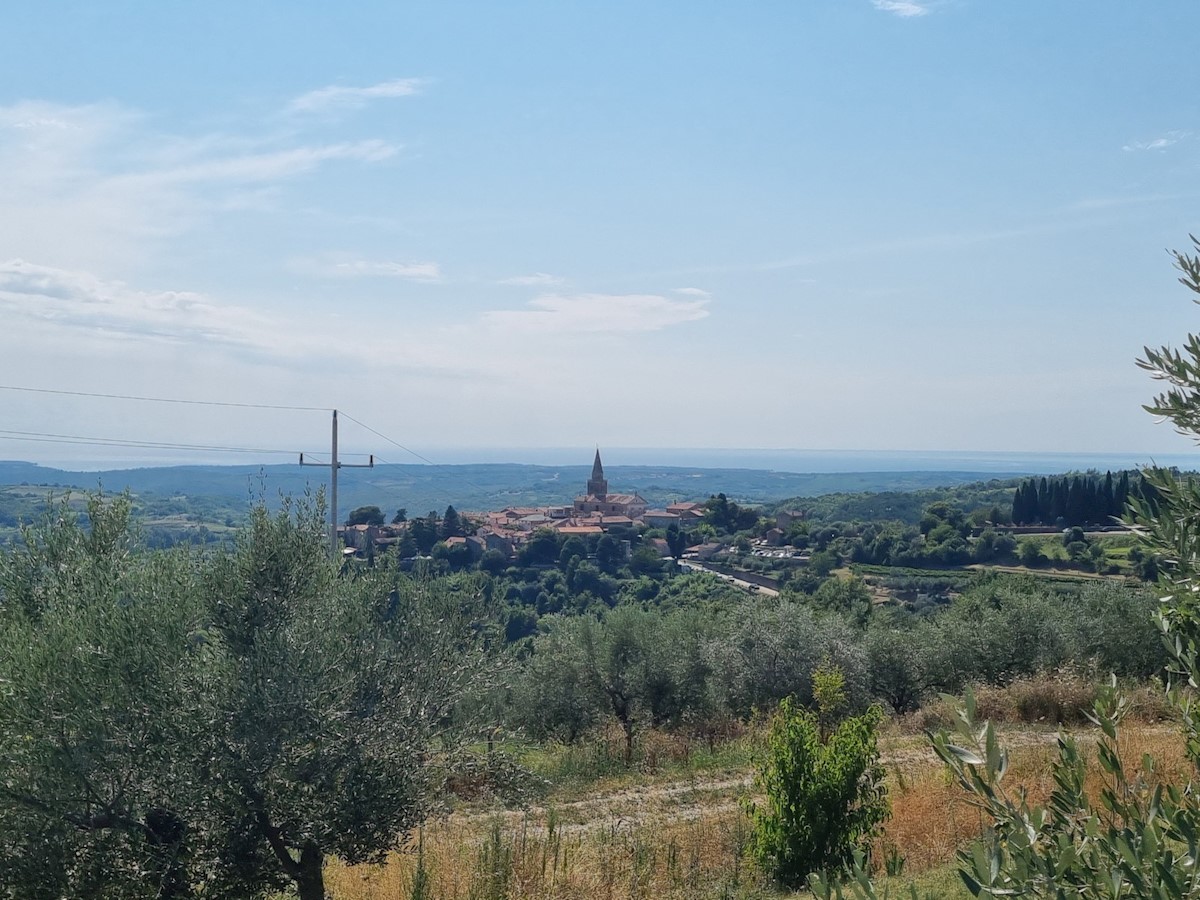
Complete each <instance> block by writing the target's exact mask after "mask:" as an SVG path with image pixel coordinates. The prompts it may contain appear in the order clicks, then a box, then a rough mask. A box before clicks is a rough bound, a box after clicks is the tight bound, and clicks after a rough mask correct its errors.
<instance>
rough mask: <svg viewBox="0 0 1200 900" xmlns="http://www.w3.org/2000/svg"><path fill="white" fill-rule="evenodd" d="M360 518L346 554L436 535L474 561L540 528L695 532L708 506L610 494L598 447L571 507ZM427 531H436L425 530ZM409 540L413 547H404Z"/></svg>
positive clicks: (510, 547)
mask: <svg viewBox="0 0 1200 900" xmlns="http://www.w3.org/2000/svg"><path fill="white" fill-rule="evenodd" d="M372 509H373V508H372ZM356 512H357V511H356ZM357 518H363V516H358V517H356V516H355V515H354V513H351V516H350V519H349V520H348V522H347V524H346V525H345V526H343V527H342V528H341V529H340V530H341V533H342V539H343V543H344V545H345V550H344V553H345V554H346V555H347V556H362V555H365V554H368V553H370V552H374V551H378V550H380V549H382V548H387V547H391V546H393V545H401V556H402V557H404V556H408V555H412V554H411V553H406V552H405V550H411V549H416V550H424V549H426V548H425V547H422V546H421V545H422V544H423V543H426V542H427V541H422V539H421V538H422V537H432V538H433V539H434V540H441V541H443V542H444V543H445V544H446V545H447V546H448V547H449V548H450V549H451V550H457V551H458V552H460V553H461V552H464V551H465V552H466V553H469V554H470V556H471V558H472V559H474V560H478V559H480V558H482V556H483V554H484V553H485V552H487V551H489V550H494V551H497V552H499V553H501V554H503V555H504V557H505V558H506V559H509V558H512V557H513V556H514V555H515V554H516V553H518V552H519V551H520V549H521V548H522V547H523V546H524V545H525V544H526V543H528V542H529V541H530V540H531V539H532V537H533V536H534V535H535V534H536V533H538V532H539V531H549V532H551V533H553V534H554V535H557V536H562V537H563V538H568V537H572V536H574V537H579V538H583V539H587V538H589V537H595V536H600V535H604V534H610V535H613V536H615V537H618V538H624V537H625V533H626V532H627V531H628V530H631V529H637V528H639V527H641V526H644V527H646V528H654V529H665V530H670V529H672V528H674V529H676V530H677V531H679V532H691V531H693V530H694V529H695V528H696V527H697V526H698V525H700V524H701V523H702V522H703V521H704V504H702V503H696V502H683V503H672V504H669V505H668V506H667V507H666V508H664V509H650V508H649V506H648V504H647V502H646V500H645V499H644V498H643V497H642V496H641V495H640V494H638V493H636V492H634V493H632V494H618V493H610V492H609V489H608V479H607V478H605V476H604V463H603V462H602V461H601V459H600V450H599V448H597V450H596V456H595V459H594V460H593V462H592V472H591V477H590V478H588V481H587V486H586V488H585V490H584V492H583V493H582V494H580V495H579V496H577V497H575V499H574V501H573V502H572V503H571V505H570V506H537V507H531V506H508V507H505V508H504V509H500V510H496V511H491V512H482V513H458V512H456V511H455V510H454V509H453V507H451V508H450V509H449V510H448V511H447V515H446V516H444V517H443V518H442V520H441V521H440V522H439V523H438V524H437V525H436V526H435V525H431V524H430V523H429V520H428V519H418V520H409V519H408V518H407V516H405V517H404V518H403V520H400V521H393V522H392V523H391V524H384V523H383V522H381V521H378V518H377V517H376V520H375V521H356V519H357ZM398 518H399V516H398ZM429 529H432V530H434V532H435V533H434V534H432V535H423V534H422V532H424V531H426V530H429ZM406 538H407V539H408V540H406ZM409 541H411V545H410V546H408V547H405V546H404V545H406V544H409ZM660 545H661V546H660ZM653 546H654V547H655V549H657V550H659V551H660V554H661V555H662V556H663V557H666V556H670V555H671V552H670V548H669V547H668V545H667V542H666V540H664V539H661V538H659V539H656V541H655V542H654V544H653ZM460 548H461V549H460ZM714 549H715V548H714Z"/></svg>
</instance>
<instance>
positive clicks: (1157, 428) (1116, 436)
mask: <svg viewBox="0 0 1200 900" xmlns="http://www.w3.org/2000/svg"><path fill="white" fill-rule="evenodd" d="M4 19H5V33H6V36H7V38H8V39H7V40H6V52H5V54H4V55H3V56H0V209H3V210H4V215H3V216H0V312H2V314H3V317H4V321H5V323H6V326H5V327H4V328H3V329H2V333H0V383H2V384H4V385H10V386H30V387H38V388H51V389H62V390H83V391H97V392H111V393H123V394H151V395H155V396H171V397H189V398H197V399H218V400H239V401H249V402H263V403H275V404H283V405H302V406H319V407H332V406H338V407H340V408H343V409H346V410H348V411H350V412H351V413H352V414H353V415H354V416H355V417H357V418H358V419H361V420H362V421H364V422H367V423H368V424H370V425H372V426H373V427H374V428H376V429H378V430H379V431H381V432H383V433H385V434H387V435H388V436H389V437H392V438H394V439H395V440H397V441H399V442H401V443H403V444H405V445H406V446H410V447H413V448H415V449H417V450H424V451H427V452H430V453H433V452H435V451H434V449H431V448H448V447H453V448H456V449H457V451H463V450H469V449H470V448H471V447H481V448H483V447H493V448H494V447H497V446H514V447H531V446H579V445H592V444H600V445H601V446H605V445H607V446H622V447H764V448H811V449H831V448H855V449H868V450H888V449H901V450H929V449H948V450H1008V451H1022V450H1028V451H1081V450H1087V451H1117V450H1120V451H1136V452H1145V453H1151V452H1156V451H1157V452H1168V451H1178V450H1181V449H1186V448H1187V447H1188V446H1189V444H1188V443H1187V442H1186V441H1184V440H1183V439H1182V438H1179V437H1177V436H1175V435H1173V434H1172V433H1171V432H1170V430H1169V428H1168V427H1167V426H1164V425H1156V424H1155V423H1154V421H1153V420H1152V419H1151V417H1150V416H1148V415H1147V414H1146V413H1144V412H1143V411H1141V409H1140V404H1141V403H1143V402H1145V401H1146V400H1148V399H1149V397H1150V396H1151V394H1152V393H1153V384H1152V383H1151V382H1150V381H1149V380H1148V378H1147V377H1146V376H1145V374H1144V373H1142V372H1141V371H1140V370H1138V369H1137V368H1136V367H1135V365H1134V359H1135V357H1136V356H1137V355H1138V353H1139V352H1140V350H1141V348H1142V346H1143V345H1145V344H1153V345H1158V344H1161V343H1165V342H1178V341H1180V340H1181V339H1182V338H1183V337H1184V335H1185V334H1186V333H1187V331H1188V330H1189V329H1195V328H1196V327H1197V321H1198V317H1197V315H1196V312H1197V311H1196V308H1195V307H1194V306H1193V305H1192V304H1191V303H1190V302H1189V300H1190V295H1189V294H1188V293H1187V291H1185V290H1184V289H1183V288H1181V287H1179V286H1178V285H1177V284H1176V283H1175V273H1174V272H1173V270H1172V269H1171V265H1170V259H1169V257H1168V256H1167V254H1166V253H1165V249H1166V248H1172V247H1176V248H1184V247H1186V243H1187V235H1188V233H1189V231H1192V232H1195V231H1200V222H1198V221H1197V218H1196V216H1195V211H1196V209H1197V200H1198V199H1200V188H1197V186H1196V180H1197V179H1196V175H1197V167H1198V165H1200V119H1198V117H1197V101H1196V99H1195V98H1194V90H1193V86H1194V82H1195V75H1196V64H1195V55H1194V52H1193V48H1192V46H1191V42H1192V36H1193V35H1194V34H1195V33H1196V31H1197V28H1198V26H1200V6H1197V5H1196V4H1195V3H1194V2H1183V0H1177V2H1160V3H1156V4H1153V5H1152V6H1142V5H1138V4H1130V3H1128V2H1105V0H1101V2H1094V3H1090V4H1087V6H1086V7H1079V6H1077V5H1075V4H1067V3H1045V2H1034V0H1024V2H1021V0H1012V2H1004V3H998V2H984V0H928V2H925V0H920V2H918V0H823V2H818V0H807V2H786V3H784V2H776V3H767V2H764V3H757V4H716V3H702V2H692V3H668V2H662V3H653V4H646V3H623V2H607V3H603V4H601V3H582V2H581V3H561V2H559V3H550V2H545V3H531V2H510V3H504V4H497V3H483V2H478V3H453V2H439V3H429V4H420V3H405V4H396V3H367V2H361V3H352V4H343V5H342V6H341V8H334V6H333V5H332V4H318V3H295V2H292V3H282V2H280V3H274V2H263V3H255V4H245V3H238V4H234V3H226V2H209V3H205V4H165V3H163V4H152V3H144V2H142V3H132V2H108V3H105V4H96V3H67V2H58V3H45V4H20V5H17V4H12V5H10V7H9V8H7V9H6V10H5V12H4ZM0 410H2V411H3V414H4V419H5V421H7V422H8V423H10V424H9V425H7V426H6V428H7V429H8V430H9V431H10V432H11V431H29V432H44V433H69V434H76V435H85V436H99V437H105V438H115V439H126V438H128V439H136V440H143V441H174V442H184V443H204V444H219V445H236V446H247V447H255V448H265V449H289V450H290V449H319V448H322V447H323V446H324V443H325V438H324V431H325V427H326V425H325V420H324V417H323V416H321V415H320V414H315V413H298V412H270V411H258V412H254V413H248V412H238V411H236V410H229V409H217V408H214V409H206V408H202V407H166V406H163V405H153V404H131V403H119V402H116V401H101V400H95V399H83V398H76V399H71V398H63V397H52V396H47V395H31V394H22V393H19V392H11V391H9V392H4V391H0ZM345 441H346V443H347V445H348V446H349V447H350V448H351V449H356V450H364V451H366V450H376V451H378V452H379V453H380V454H382V455H385V456H386V457H387V458H389V459H393V458H394V461H411V458H406V457H405V456H404V454H402V453H400V452H399V451H397V450H396V449H395V448H394V447H392V446H391V445H386V444H385V445H383V446H380V444H379V441H378V439H377V438H375V437H374V436H373V435H371V434H369V433H367V432H364V431H361V430H359V431H355V430H354V428H353V427H352V426H348V427H347V428H346V429H345ZM115 452H116V451H108V450H100V449H97V448H92V447H87V446H81V445H57V444H46V443H22V442H19V441H13V440H5V441H3V442H0V456H7V457H10V458H27V459H54V460H66V459H70V458H83V457H94V456H103V455H104V454H108V453H115ZM389 452H390V455H389ZM121 455H122V456H123V457H125V458H140V457H139V456H138V453H132V452H130V451H128V450H125V451H121ZM142 455H143V456H145V458H147V459H148V458H150V457H151V456H155V458H161V457H162V456H163V454H161V453H160V454H157V455H155V454H153V453H151V452H150V451H147V452H146V453H145V454H142ZM168 456H169V458H171V459H175V458H178V459H179V460H180V461H183V459H185V458H190V457H189V455H188V454H182V455H181V456H179V457H175V456H170V455H168ZM193 456H194V454H193ZM456 456H458V457H461V453H456ZM631 461H633V460H631Z"/></svg>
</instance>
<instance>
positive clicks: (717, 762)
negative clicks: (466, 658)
mask: <svg viewBox="0 0 1200 900" xmlns="http://www.w3.org/2000/svg"><path fill="white" fill-rule="evenodd" d="M1093 694H1094V690H1093V688H1092V687H1091V686H1090V684H1089V683H1088V682H1087V681H1086V680H1083V679H1078V678H1075V677H1074V676H1067V675H1061V676H1047V677H1043V678H1040V679H1026V680H1024V681H1018V682H1014V683H1012V684H1010V685H1009V686H1008V687H1007V688H1004V689H990V690H988V689H985V690H981V691H980V692H979V694H978V695H977V698H978V701H979V708H980V710H981V714H982V713H984V712H986V714H987V715H990V716H992V717H993V718H995V719H997V720H1000V721H1008V722H1025V721H1034V722H1042V723H1046V724H1049V723H1052V722H1053V721H1055V720H1057V721H1065V722H1076V721H1078V720H1079V710H1081V709H1085V708H1087V705H1088V704H1089V703H1090V700H1091V698H1092V696H1093ZM1155 696H1156V695H1155V694H1154V693H1153V692H1152V691H1150V690H1149V689H1147V690H1146V692H1145V696H1144V697H1143V698H1142V699H1143V710H1142V713H1143V714H1142V715H1141V716H1138V717H1137V718H1138V719H1139V720H1140V721H1141V723H1142V724H1136V723H1134V722H1130V723H1129V724H1128V725H1127V727H1126V728H1125V729H1124V730H1123V732H1122V738H1121V740H1122V751H1123V752H1124V753H1125V754H1127V757H1126V758H1128V759H1135V760H1136V759H1140V758H1141V757H1142V756H1143V754H1149V755H1150V756H1152V757H1153V758H1154V759H1155V760H1157V762H1158V771H1159V773H1160V776H1161V777H1162V778H1163V779H1164V781H1166V782H1172V783H1181V782H1183V781H1185V780H1186V779H1187V778H1188V777H1190V776H1191V774H1192V769H1191V764H1190V762H1189V761H1188V759H1187V757H1186V754H1185V752H1184V746H1183V741H1182V739H1181V737H1180V736H1179V734H1178V731H1177V730H1176V729H1175V728H1174V727H1173V726H1171V725H1162V724H1155V723H1154V722H1155V719H1156V718H1157V717H1158V715H1159V714H1160V713H1161V712H1162V709H1161V706H1160V705H1159V704H1158V703H1157V701H1156V700H1154V698H1155ZM942 712H943V713H944V712H945V710H943V711H942ZM940 714H941V713H939V712H938V711H937V710H936V709H931V710H929V711H927V714H926V719H925V720H924V722H923V724H925V725H936V718H937V716H938V715H940ZM905 724H906V727H908V728H912V727H913V726H914V722H913V721H912V720H911V718H910V720H909V721H907V722H906V723H905ZM1005 734H1006V740H1007V742H1008V744H1009V746H1010V751H1011V753H1010V757H1011V767H1010V773H1009V775H1008V777H1007V778H1006V784H1007V785H1008V786H1009V788H1010V789H1011V790H1016V789H1018V788H1020V789H1023V790H1025V791H1026V792H1027V793H1028V795H1029V798H1030V800H1031V801H1032V802H1042V801H1044V800H1045V799H1046V798H1047V797H1048V796H1049V794H1050V791H1051V790H1052V789H1053V787H1054V785H1053V780H1052V777H1051V766H1052V762H1053V760H1054V758H1055V755H1056V747H1055V733H1054V731H1052V730H1051V729H1049V728H1046V729H1038V728H1034V729H1029V728H1010V729H1009V730H1007V731H1006V732H1005ZM1080 736H1081V741H1082V745H1083V747H1084V748H1085V750H1086V748H1087V747H1088V745H1089V743H1091V736H1090V730H1089V729H1088V728H1087V727H1085V728H1083V729H1082V730H1081V731H1080ZM759 737H760V735H759V732H758V730H757V729H756V728H755V727H749V728H746V729H745V730H742V731H740V732H735V733H732V734H731V736H729V737H728V738H727V739H726V740H724V741H718V740H713V741H709V740H707V739H705V738H703V737H698V736H697V735H695V734H692V735H690V736H689V735H683V734H674V735H672V734H660V733H657V732H647V733H646V734H644V735H643V737H642V739H641V741H640V743H639V747H638V755H637V768H636V770H635V771H633V772H629V771H626V770H624V769H623V766H621V765H620V763H619V761H620V758H621V757H622V755H623V746H622V737H621V735H620V733H619V730H614V731H612V732H611V733H609V732H608V731H607V730H604V731H602V732H601V733H599V734H597V735H596V736H595V739H594V740H592V741H589V742H588V743H587V744H586V745H581V746H575V747H561V746H555V747H547V748H541V749H536V750H535V749H533V748H525V755H526V758H525V760H524V761H525V762H526V763H527V764H529V765H531V767H533V768H535V769H536V770H537V772H538V773H539V774H540V775H541V776H542V777H545V778H548V779H549V780H550V781H552V782H553V783H555V784H556V788H555V789H554V790H553V791H552V794H551V798H552V800H553V803H548V804H547V805H546V806H544V807H542V808H539V809H530V810H526V811H524V812H520V811H516V812H514V811H496V810H494V809H485V808H481V807H475V808H472V807H470V806H467V807H466V808H464V809H460V810H459V811H458V812H456V813H454V814H452V815H448V816H446V817H444V818H442V819H440V820H438V821H435V822H432V823H430V824H429V825H428V826H427V827H426V828H425V829H423V830H422V831H421V832H419V833H418V834H417V835H415V836H414V837H413V839H412V840H411V842H410V843H409V844H408V846H406V847H405V848H403V849H402V850H400V851H397V852H395V853H393V854H392V855H391V856H390V857H389V859H388V860H387V863H386V864H385V865H384V866H381V867H367V866H359V867H351V866H345V865H343V864H341V863H339V862H337V861H331V862H330V864H329V866H328V870H327V878H326V883H327V885H328V887H329V889H330V890H331V892H332V896H333V898H334V900H510V898H512V900H515V898H531V900H576V898H578V900H583V898H589V900H590V898H600V900H616V898H630V900H641V898H660V897H661V898H667V900H672V898H700V897H722V898H729V900H735V898H740V900H749V898H759V897H766V896H778V895H777V894H776V893H774V892H773V891H772V890H771V889H770V888H769V886H767V885H765V884H764V882H763V881H762V878H761V876H760V875H759V873H758V872H757V871H756V870H755V869H754V868H753V866H752V865H751V864H750V863H749V862H748V858H747V855H746V848H747V845H748V842H749V838H750V830H749V829H750V826H749V823H748V821H747V820H746V817H745V814H744V812H743V811H742V809H741V807H740V806H739V802H738V801H739V798H740V796H741V795H742V794H743V793H744V792H745V791H746V790H747V789H748V788H747V787H746V786H745V784H746V781H747V778H748V776H749V774H750V773H751V771H752V768H753V766H752V759H753V757H754V755H755V750H756V748H757V746H758V741H759ZM881 748H882V750H883V757H884V760H885V762H886V764H887V766H888V769H889V793H890V797H891V803H892V816H891V819H890V820H889V821H888V822H887V824H886V825H885V828H884V831H883V834H882V836H881V837H880V838H879V841H878V843H877V845H876V847H875V848H874V853H873V858H874V859H875V861H876V865H877V866H879V867H880V870H881V875H883V874H884V873H885V872H886V873H887V874H889V875H890V876H891V877H889V878H887V883H889V884H892V885H895V886H896V887H903V888H904V891H905V893H904V895H907V885H909V884H914V885H916V886H917V888H918V891H919V892H921V895H922V896H924V892H926V891H932V893H933V895H935V896H939V897H943V896H944V897H957V896H965V894H962V893H960V891H959V888H958V883H957V879H956V877H955V876H954V874H953V872H954V869H953V864H952V863H953V858H954V854H955V851H956V850H957V849H959V848H961V847H962V846H964V845H965V844H966V843H967V842H969V841H970V840H972V839H973V838H975V837H977V836H979V835H980V834H981V833H982V832H983V830H984V828H985V827H986V826H987V824H988V823H987V822H986V821H985V820H984V819H983V817H982V815H981V814H980V813H979V811H978V810H976V809H975V808H974V807H972V806H971V805H970V804H969V803H968V802H967V799H966V797H965V796H964V795H963V793H962V791H961V790H960V789H959V787H958V786H957V785H956V784H954V783H953V782H952V781H951V780H950V778H949V775H948V773H947V772H946V770H945V769H944V768H943V767H942V766H941V765H940V764H939V763H937V761H936V760H935V758H934V757H933V755H932V753H931V752H930V751H929V748H928V745H927V743H926V741H925V740H924V738H923V737H917V736H914V735H912V734H905V733H904V732H903V731H902V730H900V729H898V728H893V729H892V730H890V731H889V734H888V736H887V737H885V739H884V740H883V742H882V744H881ZM1101 786H1102V774H1101V771H1100V768H1099V766H1094V767H1092V768H1091V769H1089V776H1088V781H1087V787H1088V789H1089V791H1092V792H1098V791H1099V789H1100V787H1101ZM893 895H894V896H896V895H899V894H897V892H895V891H893Z"/></svg>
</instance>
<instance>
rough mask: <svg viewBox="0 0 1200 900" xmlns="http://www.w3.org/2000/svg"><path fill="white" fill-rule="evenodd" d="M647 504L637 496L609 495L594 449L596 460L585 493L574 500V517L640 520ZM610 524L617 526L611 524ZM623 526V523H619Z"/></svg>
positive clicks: (602, 467)
mask: <svg viewBox="0 0 1200 900" xmlns="http://www.w3.org/2000/svg"><path fill="white" fill-rule="evenodd" d="M648 506H649V504H648V503H647V502H646V501H645V500H644V499H643V498H642V497H641V496H640V495H638V494H636V493H635V494H610V493H609V492H608V480H607V479H606V478H605V477H604V464H603V463H601V462H600V448H599V447H597V448H596V460H595V462H593V463H592V477H591V478H589V479H588V483H587V493H586V494H583V495H581V496H579V497H576V498H575V504H574V510H575V515H576V516H586V515H593V514H596V513H599V514H600V515H601V516H612V517H617V516H620V517H624V518H627V519H630V520H631V521H632V520H633V519H640V518H641V517H642V515H643V514H644V513H645V512H646V508H647V507H648ZM612 524H617V523H616V522H613V523H612ZM621 524H624V523H621Z"/></svg>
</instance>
